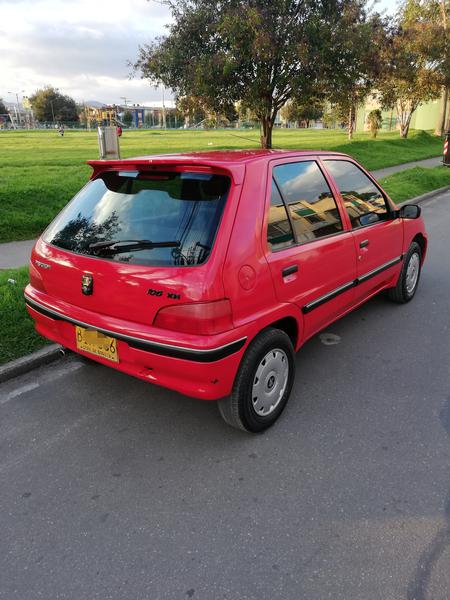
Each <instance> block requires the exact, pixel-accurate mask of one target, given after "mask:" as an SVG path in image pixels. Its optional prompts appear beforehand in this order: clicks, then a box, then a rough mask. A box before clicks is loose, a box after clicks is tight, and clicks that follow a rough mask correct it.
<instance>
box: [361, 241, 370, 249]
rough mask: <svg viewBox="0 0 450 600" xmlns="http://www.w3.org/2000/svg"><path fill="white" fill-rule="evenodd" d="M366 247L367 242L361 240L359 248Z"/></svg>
mask: <svg viewBox="0 0 450 600" xmlns="http://www.w3.org/2000/svg"><path fill="white" fill-rule="evenodd" d="M368 245H369V240H363V241H362V242H359V247H360V248H367V246H368Z"/></svg>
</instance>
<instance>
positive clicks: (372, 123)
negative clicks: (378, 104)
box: [367, 108, 383, 138]
mask: <svg viewBox="0 0 450 600" xmlns="http://www.w3.org/2000/svg"><path fill="white" fill-rule="evenodd" d="M367 123H368V125H369V129H370V132H371V134H372V137H373V138H376V137H377V133H378V130H379V129H381V126H382V124H383V117H382V115H381V110H380V109H379V108H375V109H374V110H371V111H370V113H369V114H368V115H367Z"/></svg>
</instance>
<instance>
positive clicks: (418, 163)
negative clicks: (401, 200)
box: [372, 156, 442, 179]
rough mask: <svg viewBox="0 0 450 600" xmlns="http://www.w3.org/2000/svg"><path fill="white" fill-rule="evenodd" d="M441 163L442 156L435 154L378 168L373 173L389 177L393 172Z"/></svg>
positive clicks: (435, 165)
mask: <svg viewBox="0 0 450 600" xmlns="http://www.w3.org/2000/svg"><path fill="white" fill-rule="evenodd" d="M441 164H442V156H435V157H434V158H426V159H424V160H415V161H413V162H409V163H403V164H402V165H394V166H393V167H386V168H385V169H378V170H377V171H372V175H373V176H374V177H376V179H382V178H383V177H387V176H388V175H392V174H393V173H398V172H399V171H405V170H406V169H412V168H413V167H438V166H439V165H441Z"/></svg>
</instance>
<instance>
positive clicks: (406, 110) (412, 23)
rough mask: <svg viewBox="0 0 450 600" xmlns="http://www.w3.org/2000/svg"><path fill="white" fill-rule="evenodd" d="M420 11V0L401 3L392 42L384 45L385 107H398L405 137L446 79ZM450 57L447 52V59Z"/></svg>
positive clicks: (380, 85) (382, 91) (382, 96)
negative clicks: (418, 112) (419, 111)
mask: <svg viewBox="0 0 450 600" xmlns="http://www.w3.org/2000/svg"><path fill="white" fill-rule="evenodd" d="M420 13H421V3H419V2H417V1H416V0H406V2H405V3H404V4H403V5H402V6H400V8H399V10H398V12H397V16H396V21H395V24H394V27H393V29H392V31H391V33H390V40H389V41H390V43H389V44H388V45H387V46H385V47H384V48H383V57H384V62H385V69H384V72H383V75H382V77H381V79H380V81H379V83H378V86H377V88H378V90H379V92H380V101H381V104H382V106H383V108H386V109H392V108H395V109H396V111H397V116H398V118H399V122H400V135H401V136H402V137H407V136H408V131H409V126H410V123H411V118H412V115H413V114H414V112H415V110H416V109H417V107H418V106H419V105H420V104H421V103H422V102H427V101H429V100H432V99H434V98H438V97H439V96H440V95H441V91H442V89H441V86H442V85H443V83H444V79H445V78H444V77H443V73H442V70H441V69H440V68H439V67H438V65H439V61H437V62H436V60H435V58H436V52H437V51H436V49H435V48H434V47H433V46H432V45H430V30H429V28H428V27H426V26H425V25H424V23H423V22H422V18H421V14H420ZM441 51H444V46H442V48H441ZM448 60H449V59H448V53H447V57H446V58H445V59H444V63H446V62H447V61H448Z"/></svg>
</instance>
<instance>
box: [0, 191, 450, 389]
mask: <svg viewBox="0 0 450 600" xmlns="http://www.w3.org/2000/svg"><path fill="white" fill-rule="evenodd" d="M446 191H450V185H447V186H445V187H443V188H439V189H438V190H433V191H432V192H427V193H426V194H422V195H421V196H417V197H416V198H410V199H409V200H405V201H404V202H400V203H399V204H397V206H403V205H404V204H420V203H421V202H425V200H430V199H431V198H434V197H435V196H439V194H442V193H443V192H446ZM61 349H62V346H59V345H58V344H51V345H50V346H45V347H44V348H41V349H40V350H36V352H32V353H31V354H28V355H27V356H22V357H21V358H17V359H16V360H13V361H11V362H9V363H6V364H4V365H2V366H0V383H3V382H4V381H7V380H8V379H13V377H18V376H19V375H23V374H24V373H27V372H28V371H31V370H32V369H36V368H37V367H41V366H42V365H47V364H49V363H51V362H53V361H55V360H58V359H59V358H62V356H63V355H62V354H61ZM66 352H68V351H67V350H66Z"/></svg>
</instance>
